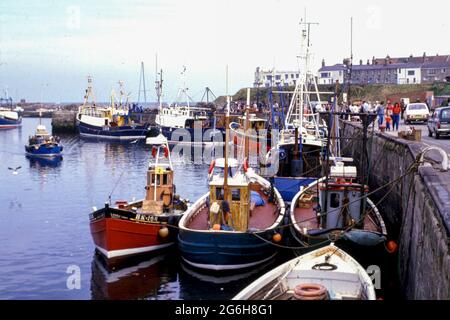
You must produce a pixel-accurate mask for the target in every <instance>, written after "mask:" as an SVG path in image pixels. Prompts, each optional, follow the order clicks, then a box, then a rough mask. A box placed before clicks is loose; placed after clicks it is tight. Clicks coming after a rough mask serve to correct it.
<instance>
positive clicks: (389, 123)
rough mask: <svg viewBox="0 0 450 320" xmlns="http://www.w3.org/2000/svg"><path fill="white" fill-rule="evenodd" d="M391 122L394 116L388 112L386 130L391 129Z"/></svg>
mask: <svg viewBox="0 0 450 320" xmlns="http://www.w3.org/2000/svg"><path fill="white" fill-rule="evenodd" d="M391 122H392V117H391V116H390V115H389V113H388V114H386V131H391Z"/></svg>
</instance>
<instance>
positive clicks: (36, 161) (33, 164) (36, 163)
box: [26, 155, 63, 168]
mask: <svg viewBox="0 0 450 320" xmlns="http://www.w3.org/2000/svg"><path fill="white" fill-rule="evenodd" d="M26 157H27V159H28V160H29V161H30V168H46V167H49V168H56V167H58V166H60V165H61V161H62V160H63V157H62V156H57V157H53V158H41V157H35V156H30V155H26Z"/></svg>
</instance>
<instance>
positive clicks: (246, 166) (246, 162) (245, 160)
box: [244, 158, 248, 172]
mask: <svg viewBox="0 0 450 320" xmlns="http://www.w3.org/2000/svg"><path fill="white" fill-rule="evenodd" d="M247 170H248V159H247V158H245V159H244V172H247Z"/></svg>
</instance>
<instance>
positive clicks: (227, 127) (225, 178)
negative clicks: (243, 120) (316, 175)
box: [223, 65, 230, 200]
mask: <svg viewBox="0 0 450 320" xmlns="http://www.w3.org/2000/svg"><path fill="white" fill-rule="evenodd" d="M226 95H227V113H226V116H225V159H224V168H223V169H224V172H223V198H224V199H225V200H226V199H228V198H227V196H228V140H229V138H230V96H229V95H228V65H227V67H226Z"/></svg>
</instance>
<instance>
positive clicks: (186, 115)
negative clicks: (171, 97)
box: [155, 68, 224, 145]
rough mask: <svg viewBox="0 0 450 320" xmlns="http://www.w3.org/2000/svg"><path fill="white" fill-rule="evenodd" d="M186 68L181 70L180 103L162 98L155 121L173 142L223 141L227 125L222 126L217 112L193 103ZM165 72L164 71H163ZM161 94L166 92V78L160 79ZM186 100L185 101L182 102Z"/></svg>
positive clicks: (177, 100) (159, 91) (159, 89)
mask: <svg viewBox="0 0 450 320" xmlns="http://www.w3.org/2000/svg"><path fill="white" fill-rule="evenodd" d="M185 72H186V68H184V69H183V72H182V73H181V75H182V79H183V81H182V82H183V84H182V86H181V88H180V89H179V90H178V94H177V97H176V102H174V103H173V104H171V105H169V106H163V104H162V100H161V99H160V98H159V101H160V104H159V111H158V114H157V115H156V118H155V123H156V125H157V127H158V129H159V130H160V132H161V133H162V134H163V135H164V136H165V137H167V139H169V142H170V143H171V144H175V143H176V144H201V145H203V144H207V143H215V144H220V143H222V144H223V132H224V129H223V128H219V127H218V126H217V125H216V124H217V119H216V117H215V116H214V113H213V112H212V110H211V109H209V108H202V107H196V106H192V105H191V104H192V103H193V101H192V98H191V97H190V96H189V94H188V88H187V87H186V82H185ZM160 74H162V72H161V73H160ZM157 88H158V92H157V94H158V96H160V95H161V94H162V78H161V79H160V80H159V81H157ZM182 99H185V102H180V101H181V100H182Z"/></svg>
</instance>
